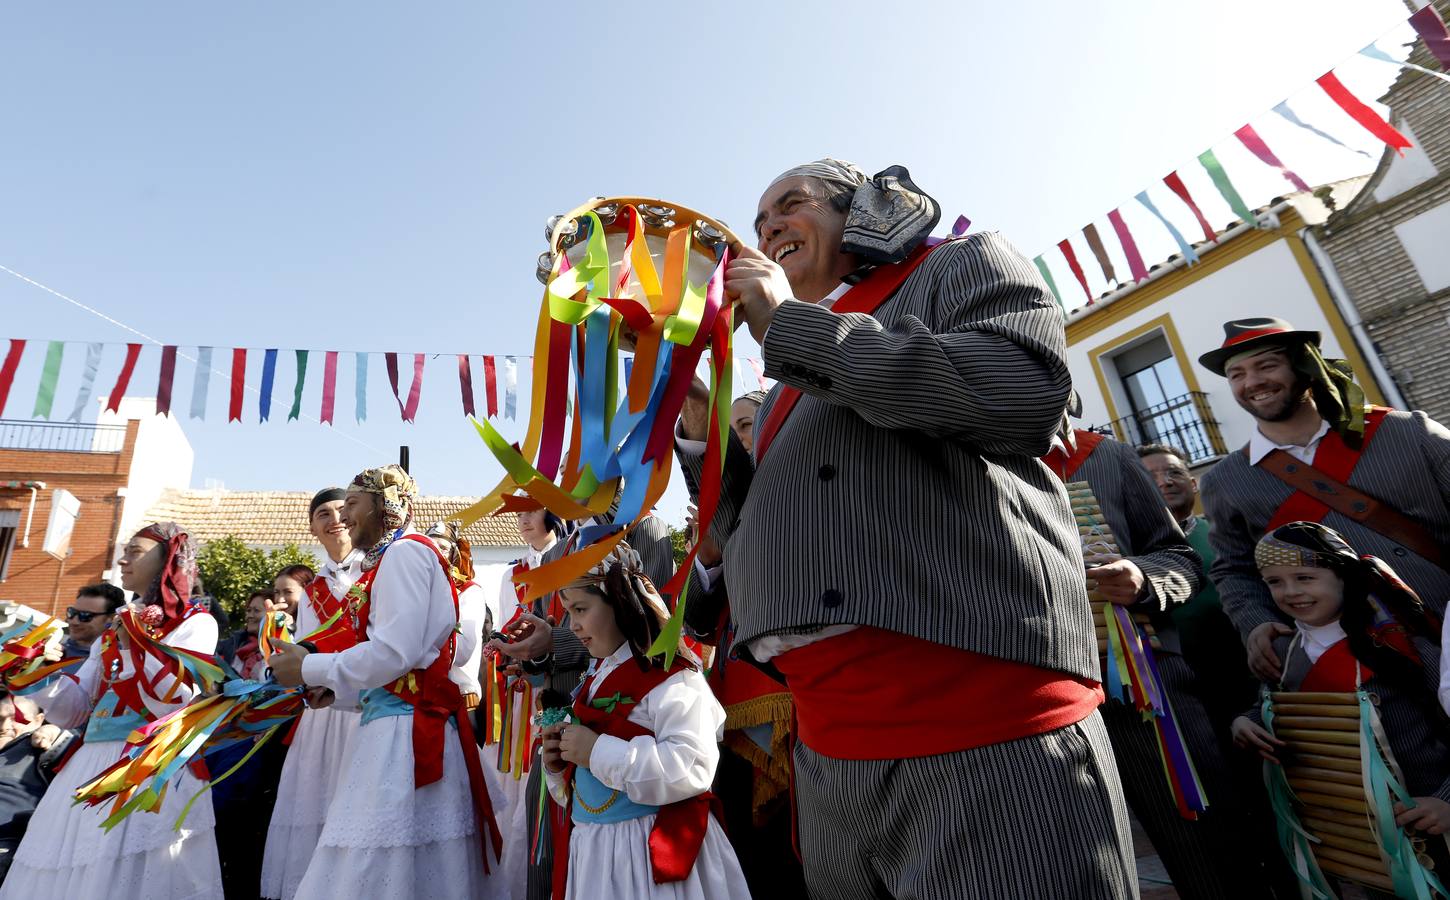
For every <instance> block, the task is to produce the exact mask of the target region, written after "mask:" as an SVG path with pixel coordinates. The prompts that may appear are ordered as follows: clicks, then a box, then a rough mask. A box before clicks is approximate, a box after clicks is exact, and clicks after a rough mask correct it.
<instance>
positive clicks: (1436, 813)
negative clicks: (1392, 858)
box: [1395, 797, 1450, 834]
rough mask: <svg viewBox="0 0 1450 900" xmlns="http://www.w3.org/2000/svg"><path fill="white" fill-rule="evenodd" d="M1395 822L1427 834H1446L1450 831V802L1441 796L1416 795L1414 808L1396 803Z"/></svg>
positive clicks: (1402, 826)
mask: <svg viewBox="0 0 1450 900" xmlns="http://www.w3.org/2000/svg"><path fill="white" fill-rule="evenodd" d="M1395 824H1396V825H1398V826H1400V827H1401V828H1413V829H1415V830H1416V831H1420V832H1423V833H1425V834H1444V833H1445V832H1447V831H1450V803H1446V802H1445V801H1444V800H1441V799H1440V798H1439V797H1416V798H1415V805H1414V807H1413V808H1411V807H1408V806H1406V805H1405V804H1403V803H1396V804H1395Z"/></svg>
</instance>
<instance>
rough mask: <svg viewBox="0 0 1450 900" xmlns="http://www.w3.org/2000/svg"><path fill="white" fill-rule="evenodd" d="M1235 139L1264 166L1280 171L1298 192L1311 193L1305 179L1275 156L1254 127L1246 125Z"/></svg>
mask: <svg viewBox="0 0 1450 900" xmlns="http://www.w3.org/2000/svg"><path fill="white" fill-rule="evenodd" d="M1234 137H1236V138H1238V139H1239V142H1240V143H1241V144H1243V145H1244V146H1245V147H1247V148H1248V150H1249V152H1250V153H1252V154H1253V155H1255V156H1257V157H1258V158H1259V160H1260V161H1261V162H1263V163H1264V165H1267V166H1273V167H1274V168H1276V169H1278V170H1279V171H1280V172H1281V173H1282V174H1283V176H1284V178H1285V179H1286V180H1287V181H1288V182H1289V183H1290V184H1292V185H1293V186H1294V189H1295V190H1296V191H1303V192H1304V193H1306V194H1307V193H1309V191H1310V187H1309V185H1308V184H1307V183H1305V181H1304V179H1302V178H1300V177H1299V176H1298V175H1296V174H1295V173H1294V171H1293V170H1292V169H1290V168H1289V167H1288V166H1286V165H1284V163H1283V162H1282V161H1280V159H1279V157H1277V156H1275V155H1274V151H1273V150H1270V149H1269V145H1268V144H1266V143H1264V139H1263V138H1261V137H1259V133H1258V132H1257V131H1255V130H1254V126H1252V125H1245V126H1244V127H1242V128H1240V129H1239V130H1238V131H1235V132H1234Z"/></svg>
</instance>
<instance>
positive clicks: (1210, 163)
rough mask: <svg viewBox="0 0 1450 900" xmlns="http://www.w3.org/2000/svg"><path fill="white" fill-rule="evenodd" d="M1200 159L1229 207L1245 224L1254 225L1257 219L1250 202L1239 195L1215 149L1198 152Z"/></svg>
mask: <svg viewBox="0 0 1450 900" xmlns="http://www.w3.org/2000/svg"><path fill="white" fill-rule="evenodd" d="M1198 161H1199V163H1201V164H1202V165H1203V168H1204V171H1206V172H1208V177H1209V179H1210V180H1211V181H1212V182H1213V186H1214V187H1216V188H1218V192H1219V194H1220V195H1222V196H1223V199H1224V201H1225V202H1227V203H1228V206H1229V209H1231V210H1233V211H1234V214H1235V215H1237V216H1238V217H1239V218H1240V219H1242V220H1243V221H1244V223H1245V224H1248V225H1254V224H1255V223H1256V222H1257V219H1256V218H1255V216H1254V213H1253V211H1252V210H1250V209H1249V207H1248V204H1246V203H1244V198H1243V197H1240V196H1239V192H1238V190H1237V189H1236V188H1235V187H1234V185H1233V182H1232V181H1230V180H1229V177H1228V173H1227V172H1225V171H1224V170H1223V164H1222V163H1220V162H1219V161H1218V157H1217V156H1214V154H1213V151H1212V150H1205V151H1203V152H1202V153H1200V154H1198Z"/></svg>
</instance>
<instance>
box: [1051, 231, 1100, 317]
mask: <svg viewBox="0 0 1450 900" xmlns="http://www.w3.org/2000/svg"><path fill="white" fill-rule="evenodd" d="M1057 249H1058V250H1061V251H1062V257H1063V259H1066V260H1067V267H1068V268H1069V269H1071V270H1072V274H1073V275H1074V276H1076V277H1077V283H1078V284H1080V285H1082V292H1083V296H1085V297H1087V302H1088V306H1092V305H1093V292H1092V291H1090V290H1088V283H1087V276H1086V275H1084V274H1083V271H1082V266H1080V265H1078V262H1077V254H1076V253H1074V252H1072V243H1071V242H1070V241H1067V240H1062V241H1058V243H1057Z"/></svg>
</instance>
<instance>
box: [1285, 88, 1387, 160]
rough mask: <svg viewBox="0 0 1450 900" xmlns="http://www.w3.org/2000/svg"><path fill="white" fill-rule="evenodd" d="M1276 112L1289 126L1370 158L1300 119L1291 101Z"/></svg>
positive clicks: (1286, 101)
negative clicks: (1297, 127) (1295, 126)
mask: <svg viewBox="0 0 1450 900" xmlns="http://www.w3.org/2000/svg"><path fill="white" fill-rule="evenodd" d="M1274 112H1276V113H1278V114H1279V115H1280V116H1281V117H1283V118H1284V120H1285V121H1287V122H1288V123H1289V124H1291V125H1297V126H1299V127H1300V128H1302V129H1304V130H1305V131H1307V132H1309V133H1310V134H1313V135H1317V136H1318V137H1321V138H1324V140H1326V141H1328V142H1329V143H1331V144H1335V145H1337V146H1340V147H1343V148H1344V149H1346V150H1348V151H1349V152H1351V153H1358V154H1359V155H1360V156H1369V154H1368V153H1365V152H1364V151H1363V150H1356V149H1354V148H1353V147H1351V146H1349V145H1348V144H1346V143H1345V142H1344V141H1341V140H1340V139H1339V138H1337V137H1335V136H1334V135H1332V134H1330V133H1329V132H1327V131H1321V130H1320V129H1318V128H1316V127H1314V126H1313V125H1310V124H1309V123H1308V122H1306V121H1304V120H1303V119H1301V118H1299V116H1298V114H1297V113H1295V112H1294V110H1293V108H1292V107H1290V106H1289V101H1288V100H1285V101H1284V102H1283V103H1280V104H1279V105H1278V106H1276V107H1274Z"/></svg>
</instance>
